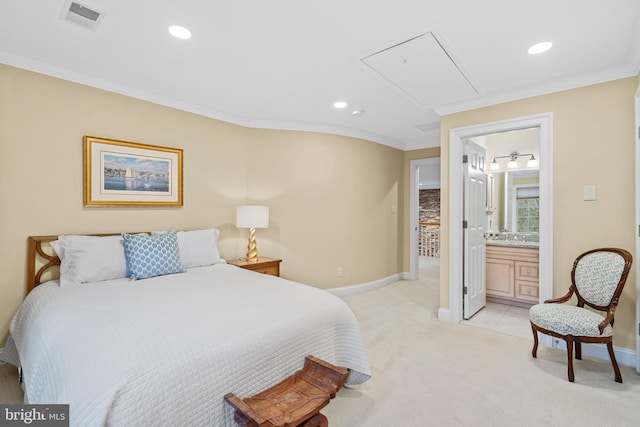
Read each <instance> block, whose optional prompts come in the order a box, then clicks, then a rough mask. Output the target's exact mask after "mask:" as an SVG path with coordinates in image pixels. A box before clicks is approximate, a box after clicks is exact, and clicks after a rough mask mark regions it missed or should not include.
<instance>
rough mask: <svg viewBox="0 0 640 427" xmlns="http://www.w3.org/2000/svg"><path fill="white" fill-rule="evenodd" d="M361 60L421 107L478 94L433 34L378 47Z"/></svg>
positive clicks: (446, 102)
mask: <svg viewBox="0 0 640 427" xmlns="http://www.w3.org/2000/svg"><path fill="white" fill-rule="evenodd" d="M361 61H362V62H363V63H364V64H365V65H367V66H368V67H370V68H371V69H372V70H373V71H374V72H375V73H376V74H377V75H378V76H379V77H381V78H382V79H384V80H385V81H386V82H387V83H390V84H391V85H392V87H394V88H396V89H397V90H399V91H401V92H402V93H403V94H404V95H406V96H408V97H409V98H411V99H412V100H413V101H414V102H416V103H417V104H418V105H420V106H422V107H434V106H438V105H444V104H449V103H452V102H456V101H461V100H463V99H469V98H473V97H475V96H476V95H477V94H478V92H477V91H476V89H475V88H474V87H473V86H472V85H471V83H470V82H469V80H468V79H467V78H466V77H465V75H464V74H463V73H462V72H461V71H460V69H459V68H458V66H457V65H456V64H455V62H453V60H452V59H451V57H450V56H449V54H448V53H447V52H446V51H445V50H444V48H443V47H442V45H441V44H440V43H439V42H438V40H437V39H436V38H435V36H434V35H433V34H432V33H426V34H423V35H421V36H418V37H415V38H413V39H410V40H407V41H405V42H402V43H400V44H397V45H395V46H393V47H390V48H388V49H384V50H381V51H379V52H377V53H374V54H372V55H370V56H367V57H365V58H362V59H361Z"/></svg>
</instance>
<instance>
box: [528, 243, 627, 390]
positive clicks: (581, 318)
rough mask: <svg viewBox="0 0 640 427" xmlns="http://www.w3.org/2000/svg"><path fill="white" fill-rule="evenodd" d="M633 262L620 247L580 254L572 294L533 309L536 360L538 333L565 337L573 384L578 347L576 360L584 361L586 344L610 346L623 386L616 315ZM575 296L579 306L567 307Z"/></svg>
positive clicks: (576, 262)
mask: <svg viewBox="0 0 640 427" xmlns="http://www.w3.org/2000/svg"><path fill="white" fill-rule="evenodd" d="M632 259H633V258H632V256H631V254H630V253H629V252H627V251H626V250H624V249H617V248H602V249H594V250H590V251H588V252H585V253H583V254H582V255H580V256H579V257H578V258H577V259H576V260H575V262H574V263H573V268H572V270H571V286H570V287H569V292H568V293H567V294H566V295H565V296H563V297H562V298H558V299H552V300H547V301H545V302H544V304H536V305H534V306H533V307H531V308H530V309H529V320H530V321H531V329H532V331H533V350H532V351H531V354H532V355H533V357H534V358H535V357H537V351H538V332H541V333H543V334H546V335H550V336H553V337H556V338H562V339H563V340H565V341H566V343H567V357H568V368H567V369H568V377H569V381H571V382H573V380H574V375H573V349H574V346H575V357H576V359H578V360H580V359H582V343H583V342H584V343H602V344H606V345H607V350H608V351H609V357H610V358H611V364H612V365H613V370H614V373H615V379H616V381H617V382H619V383H621V382H622V375H621V374H620V369H619V368H618V363H617V361H616V357H615V355H614V353H613V323H614V317H613V316H614V314H615V311H616V307H617V305H618V301H619V299H620V294H621V293H622V289H623V288H624V285H625V282H626V281H627V276H628V275H629V269H630V268H631V262H632ZM574 294H575V296H576V297H577V299H578V303H577V305H570V304H564V303H566V302H567V301H569V300H570V299H571V297H572V296H573V295H574ZM585 305H586V306H587V307H585ZM599 312H604V313H605V315H604V316H603V315H602V314H601V313H599Z"/></svg>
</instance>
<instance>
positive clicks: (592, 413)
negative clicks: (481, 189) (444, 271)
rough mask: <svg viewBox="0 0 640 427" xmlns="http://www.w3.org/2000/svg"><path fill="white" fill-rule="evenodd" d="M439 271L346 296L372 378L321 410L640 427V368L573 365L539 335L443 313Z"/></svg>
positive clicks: (453, 421) (431, 422)
mask: <svg viewBox="0 0 640 427" xmlns="http://www.w3.org/2000/svg"><path fill="white" fill-rule="evenodd" d="M438 274H439V273H438V269H437V266H436V267H432V268H427V269H426V270H421V273H420V278H421V280H419V281H402V282H397V283H394V284H391V285H389V286H386V287H384V288H381V289H377V290H375V291H372V292H367V293H363V294H359V295H352V296H347V297H344V300H345V301H346V302H347V303H348V304H349V306H351V308H352V309H353V311H354V312H355V313H356V316H357V317H358V320H359V321H360V326H361V329H362V333H363V335H364V339H365V342H366V345H367V350H368V354H369V362H370V364H371V369H372V371H373V378H372V379H371V380H370V381H369V382H367V383H365V384H364V385H362V386H360V387H359V388H357V389H345V388H343V389H342V390H340V391H339V392H338V395H337V396H336V398H335V399H334V400H332V401H331V403H330V404H329V406H328V407H326V408H325V409H324V410H323V411H322V412H323V413H324V414H325V415H327V417H328V418H329V422H330V425H331V426H333V427H342V426H344V427H347V426H348V427H359V426H362V427H391V426H403V427H409V426H415V427H421V426H492V427H494V426H537V427H539V426H563V427H566V426H582V427H585V426H598V427H602V426H638V425H640V411H638V407H639V405H640V375H638V374H637V373H636V372H635V370H634V369H631V368H627V367H621V370H622V376H623V381H624V383H623V384H618V383H616V382H615V381H614V379H613V369H612V367H611V363H610V362H609V361H599V360H587V359H585V360H582V361H576V362H575V364H574V371H575V377H576V378H575V382H574V383H570V382H568V381H567V379H566V367H567V365H566V353H565V352H564V351H562V350H556V349H552V348H548V347H540V348H539V349H538V358H537V359H533V358H532V357H531V346H532V344H533V340H532V339H530V338H521V337H518V336H514V335H508V334H504V333H500V332H497V331H494V330H489V329H482V328H478V327H474V326H468V325H462V324H450V323H443V322H440V321H438V320H437V310H438V304H439V297H438V293H439V284H438Z"/></svg>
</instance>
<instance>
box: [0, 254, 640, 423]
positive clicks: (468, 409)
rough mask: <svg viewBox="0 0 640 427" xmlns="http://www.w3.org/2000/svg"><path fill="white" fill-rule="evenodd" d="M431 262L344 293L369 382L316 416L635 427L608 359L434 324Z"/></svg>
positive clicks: (7, 384) (2, 377)
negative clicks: (390, 280) (570, 359)
mask: <svg viewBox="0 0 640 427" xmlns="http://www.w3.org/2000/svg"><path fill="white" fill-rule="evenodd" d="M438 276H439V273H438V268H437V264H435V265H433V264H432V265H431V266H429V265H427V266H426V268H425V269H423V270H421V273H420V277H421V280H419V281H401V282H397V283H394V284H391V285H389V286H386V287H383V288H380V289H377V290H374V291H371V292H366V293H362V294H358V295H352V296H347V297H344V300H345V301H346V302H347V303H348V304H349V306H350V307H351V308H352V309H353V311H354V313H355V314H356V316H357V317H358V320H359V322H360V326H361V328H362V333H363V335H364V339H365V342H366V345H367V350H368V354H369V361H370V364H371V368H372V370H373V378H372V379H371V380H370V381H369V382H367V383H366V384H364V385H362V386H360V387H358V388H355V389H347V388H343V389H341V390H340V391H339V392H338V395H337V396H336V398H335V399H333V400H332V401H331V403H330V404H329V406H327V407H326V408H325V409H323V411H322V412H323V413H324V414H325V415H327V417H328V418H329V423H330V426H331V427H360V426H361V427H413V426H415V427H424V426H479V427H482V426H491V427H495V426H505V427H506V426H509V427H512V426H516V427H520V426H524V427H526V426H536V427H539V426H545V427H549V426H563V427H568V426H581V427H588V426H598V427H603V426H616V427H623V426H638V425H640V411H638V407H639V405H640V375H638V374H637V373H636V372H635V370H633V369H631V368H628V367H621V369H622V376H623V380H624V383H623V384H618V383H616V382H615V381H614V380H613V370H612V368H611V364H610V362H609V361H599V360H586V359H585V360H583V361H576V363H575V376H576V380H575V382H574V383H569V382H568V381H567V379H566V354H565V352H564V351H561V350H555V349H551V348H547V347H541V348H539V350H538V358H537V359H533V358H532V357H531V344H532V340H531V339H526V338H520V337H517V336H513V335H507V334H503V333H500V332H497V331H494V330H488V329H482V328H478V327H474V326H467V325H458V324H449V323H443V322H440V321H438V320H437V310H438V305H439V297H438V293H439V285H438ZM0 402H2V403H21V402H22V393H21V389H20V386H19V385H18V382H17V375H16V372H15V368H13V367H10V366H9V365H0Z"/></svg>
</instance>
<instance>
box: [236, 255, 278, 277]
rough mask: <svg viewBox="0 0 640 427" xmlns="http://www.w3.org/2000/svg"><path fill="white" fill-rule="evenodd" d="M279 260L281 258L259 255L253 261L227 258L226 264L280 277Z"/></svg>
mask: <svg viewBox="0 0 640 427" xmlns="http://www.w3.org/2000/svg"><path fill="white" fill-rule="evenodd" d="M281 262H282V260H281V259H278V258H267V257H266V256H259V257H258V260H257V261H253V262H250V261H247V260H245V259H233V260H227V264H231V265H235V266H236V267H240V268H245V269H247V270H251V271H255V272H257V273H263V274H270V275H272V276H278V277H280V263H281Z"/></svg>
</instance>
